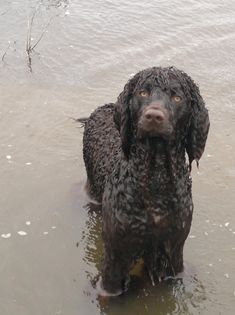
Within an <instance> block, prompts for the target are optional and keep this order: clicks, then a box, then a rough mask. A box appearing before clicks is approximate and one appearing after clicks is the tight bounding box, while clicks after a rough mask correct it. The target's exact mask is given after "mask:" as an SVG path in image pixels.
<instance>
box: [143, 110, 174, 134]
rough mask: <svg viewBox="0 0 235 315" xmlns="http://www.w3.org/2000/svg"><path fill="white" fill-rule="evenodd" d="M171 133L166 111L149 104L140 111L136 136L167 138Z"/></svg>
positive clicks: (171, 128)
mask: <svg viewBox="0 0 235 315" xmlns="http://www.w3.org/2000/svg"><path fill="white" fill-rule="evenodd" d="M172 133H173V126H172V124H171V123H170V120H169V114H168V111H167V110H165V109H163V108H159V107H158V106H151V107H150V106H149V107H147V108H146V109H145V110H143V112H142V113H141V116H140V118H139V121H138V125H137V137H138V138H140V139H142V138H145V137H162V138H164V139H168V138H169V137H171V135H172Z"/></svg>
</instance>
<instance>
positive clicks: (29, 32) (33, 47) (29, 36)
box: [26, 8, 53, 72]
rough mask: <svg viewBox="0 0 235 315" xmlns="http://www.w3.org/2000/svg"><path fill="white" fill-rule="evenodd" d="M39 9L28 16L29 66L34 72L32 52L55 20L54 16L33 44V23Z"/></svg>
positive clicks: (27, 47)
mask: <svg viewBox="0 0 235 315" xmlns="http://www.w3.org/2000/svg"><path fill="white" fill-rule="evenodd" d="M37 11H38V8H36V9H35V11H34V12H33V15H32V17H31V18H28V34H27V42H26V52H27V55H28V66H29V70H30V72H32V56H31V54H32V52H33V51H34V49H35V48H36V47H37V45H38V44H39V43H40V41H41V40H42V38H43V36H44V35H45V33H46V31H47V29H48V27H49V26H50V24H51V22H52V20H53V17H51V19H50V20H49V22H48V23H47V24H46V26H45V27H44V30H43V31H42V33H41V35H40V36H39V38H38V40H36V43H35V44H34V45H32V29H33V23H34V19H35V16H36V13H37Z"/></svg>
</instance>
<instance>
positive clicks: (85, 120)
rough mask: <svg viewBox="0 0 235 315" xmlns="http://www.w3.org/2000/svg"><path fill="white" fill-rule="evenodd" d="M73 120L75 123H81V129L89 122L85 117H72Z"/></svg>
mask: <svg viewBox="0 0 235 315" xmlns="http://www.w3.org/2000/svg"><path fill="white" fill-rule="evenodd" d="M70 118H71V119H73V121H75V122H79V123H80V124H81V128H83V127H85V125H86V122H87V121H88V119H89V118H88V117H83V118H73V117H70Z"/></svg>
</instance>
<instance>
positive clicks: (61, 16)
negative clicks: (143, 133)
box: [0, 0, 235, 315]
mask: <svg viewBox="0 0 235 315" xmlns="http://www.w3.org/2000/svg"><path fill="white" fill-rule="evenodd" d="M234 10H235V5H234V3H232V2H231V1H228V0H225V1H223V2H221V1H218V0H215V1H213V3H212V2H209V1H193V0H189V1H179V0H175V1H160V0H159V1H154V0H150V1H140V0H134V1H126V0H121V1H119V2H115V1H113V0H91V1H85V0H80V1H78V0H67V1H66V0H64V1H59V0H54V1H53V0H51V1H50V0H47V1H46V0H41V1H36V0H34V1H33V0H32V1H30V0H23V1H20V0H15V1H8V0H5V1H2V3H1V4H0V27H1V41H0V130H1V133H0V148H1V153H0V160H1V163H0V174H1V179H0V186H1V195H0V216H1V220H0V236H1V237H0V251H1V264H0V272H1V284H0V311H1V314H6V315H18V314H20V315H21V314H24V315H32V314H34V315H41V314H43V315H52V314H65V315H75V314H83V315H89V314H94V315H95V314H107V315H120V314H128V315H132V314H133V315H134V314H135V315H136V314H137V315H142V314H163V315H166V314H190V315H191V314H192V315H195V314H208V315H214V314H226V315H233V314H234V307H235V265H234V259H235V216H234V208H235V164H234V156H235V149H234V148H235V138H234V134H235V112H234V104H235V90H234V86H235V71H234V66H233V64H234V50H235V31H234V29H235V17H234ZM33 16H34V19H33V23H32V25H31V26H32V27H31V36H30V38H31V42H30V44H31V47H33V46H34V45H35V44H36V43H37V41H38V40H39V39H40V38H41V35H42V34H43V36H42V38H41V40H40V41H39V43H38V44H37V45H36V47H35V49H34V51H32V53H30V57H31V62H29V58H28V57H29V56H28V55H27V53H26V43H27V37H28V35H29V27H28V24H29V25H30V21H32V17H33ZM159 65H161V66H169V65H175V66H176V67H178V68H181V69H183V70H185V71H186V72H187V73H188V74H190V75H191V76H192V78H193V79H194V80H195V81H196V82H198V83H199V85H200V89H201V93H202V95H203V97H204V99H205V102H206V104H207V107H208V108H209V110H210V117H211V131H210V135H209V139H208V144H207V148H206V152H205V154H204V156H203V158H202V160H201V163H200V169H199V170H197V169H196V168H194V170H193V195H194V203H195V212H194V220H193V225H192V229H191V233H190V236H189V238H188V240H187V242H186V246H185V265H186V268H185V272H184V273H183V274H181V275H179V276H178V277H177V278H176V279H174V280H169V281H167V282H164V283H162V284H160V285H158V286H156V287H154V288H153V287H151V285H150V284H149V283H148V282H145V281H142V282H141V281H140V282H137V283H133V286H132V288H131V290H130V291H129V292H128V293H127V294H126V295H125V296H123V297H120V298H116V299H111V300H110V301H101V300H99V299H97V296H96V293H95V291H94V289H93V288H92V285H91V280H92V279H93V278H94V277H95V276H96V275H97V273H98V271H99V268H100V262H101V258H102V241H101V238H100V217H99V215H97V214H96V213H95V212H92V211H91V209H89V207H87V206H86V204H87V200H86V196H85V194H84V193H83V190H82V187H83V185H84V182H85V178H86V175H85V169H84V164H83V160H82V129H80V128H78V125H77V124H76V123H74V122H73V120H72V119H70V117H83V116H86V115H89V113H90V112H91V111H92V110H94V109H95V108H96V107H97V106H99V105H102V104H104V103H107V102H112V101H115V100H116V97H117V95H118V94H119V93H120V92H121V90H122V89H123V86H124V84H125V83H126V81H127V80H128V78H129V77H130V75H131V74H133V73H136V72H137V71H139V70H141V69H143V68H146V67H150V66H159Z"/></svg>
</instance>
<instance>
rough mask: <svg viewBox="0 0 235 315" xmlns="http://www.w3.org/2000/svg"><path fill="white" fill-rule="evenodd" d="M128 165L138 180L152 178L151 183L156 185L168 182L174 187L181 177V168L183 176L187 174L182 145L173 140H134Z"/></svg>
mask: <svg viewBox="0 0 235 315" xmlns="http://www.w3.org/2000/svg"><path fill="white" fill-rule="evenodd" d="M140 161H141V163H140ZM128 164H129V168H130V169H132V170H133V173H136V174H138V175H137V176H138V178H139V179H140V180H141V178H146V179H149V178H152V182H154V183H155V184H158V185H163V184H164V183H166V182H168V183H169V182H170V183H171V184H172V185H173V186H174V185H175V182H176V181H177V179H178V177H179V176H181V175H182V167H183V168H184V169H185V174H186V173H188V165H187V163H186V157H185V147H184V144H183V142H180V141H175V140H174V139H172V140H169V141H167V140H164V139H161V138H146V139H142V140H141V139H139V140H136V141H135V142H134V143H133V144H132V145H131V148H130V154H129V160H128ZM180 174H181V175H180ZM150 182H151V181H150Z"/></svg>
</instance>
